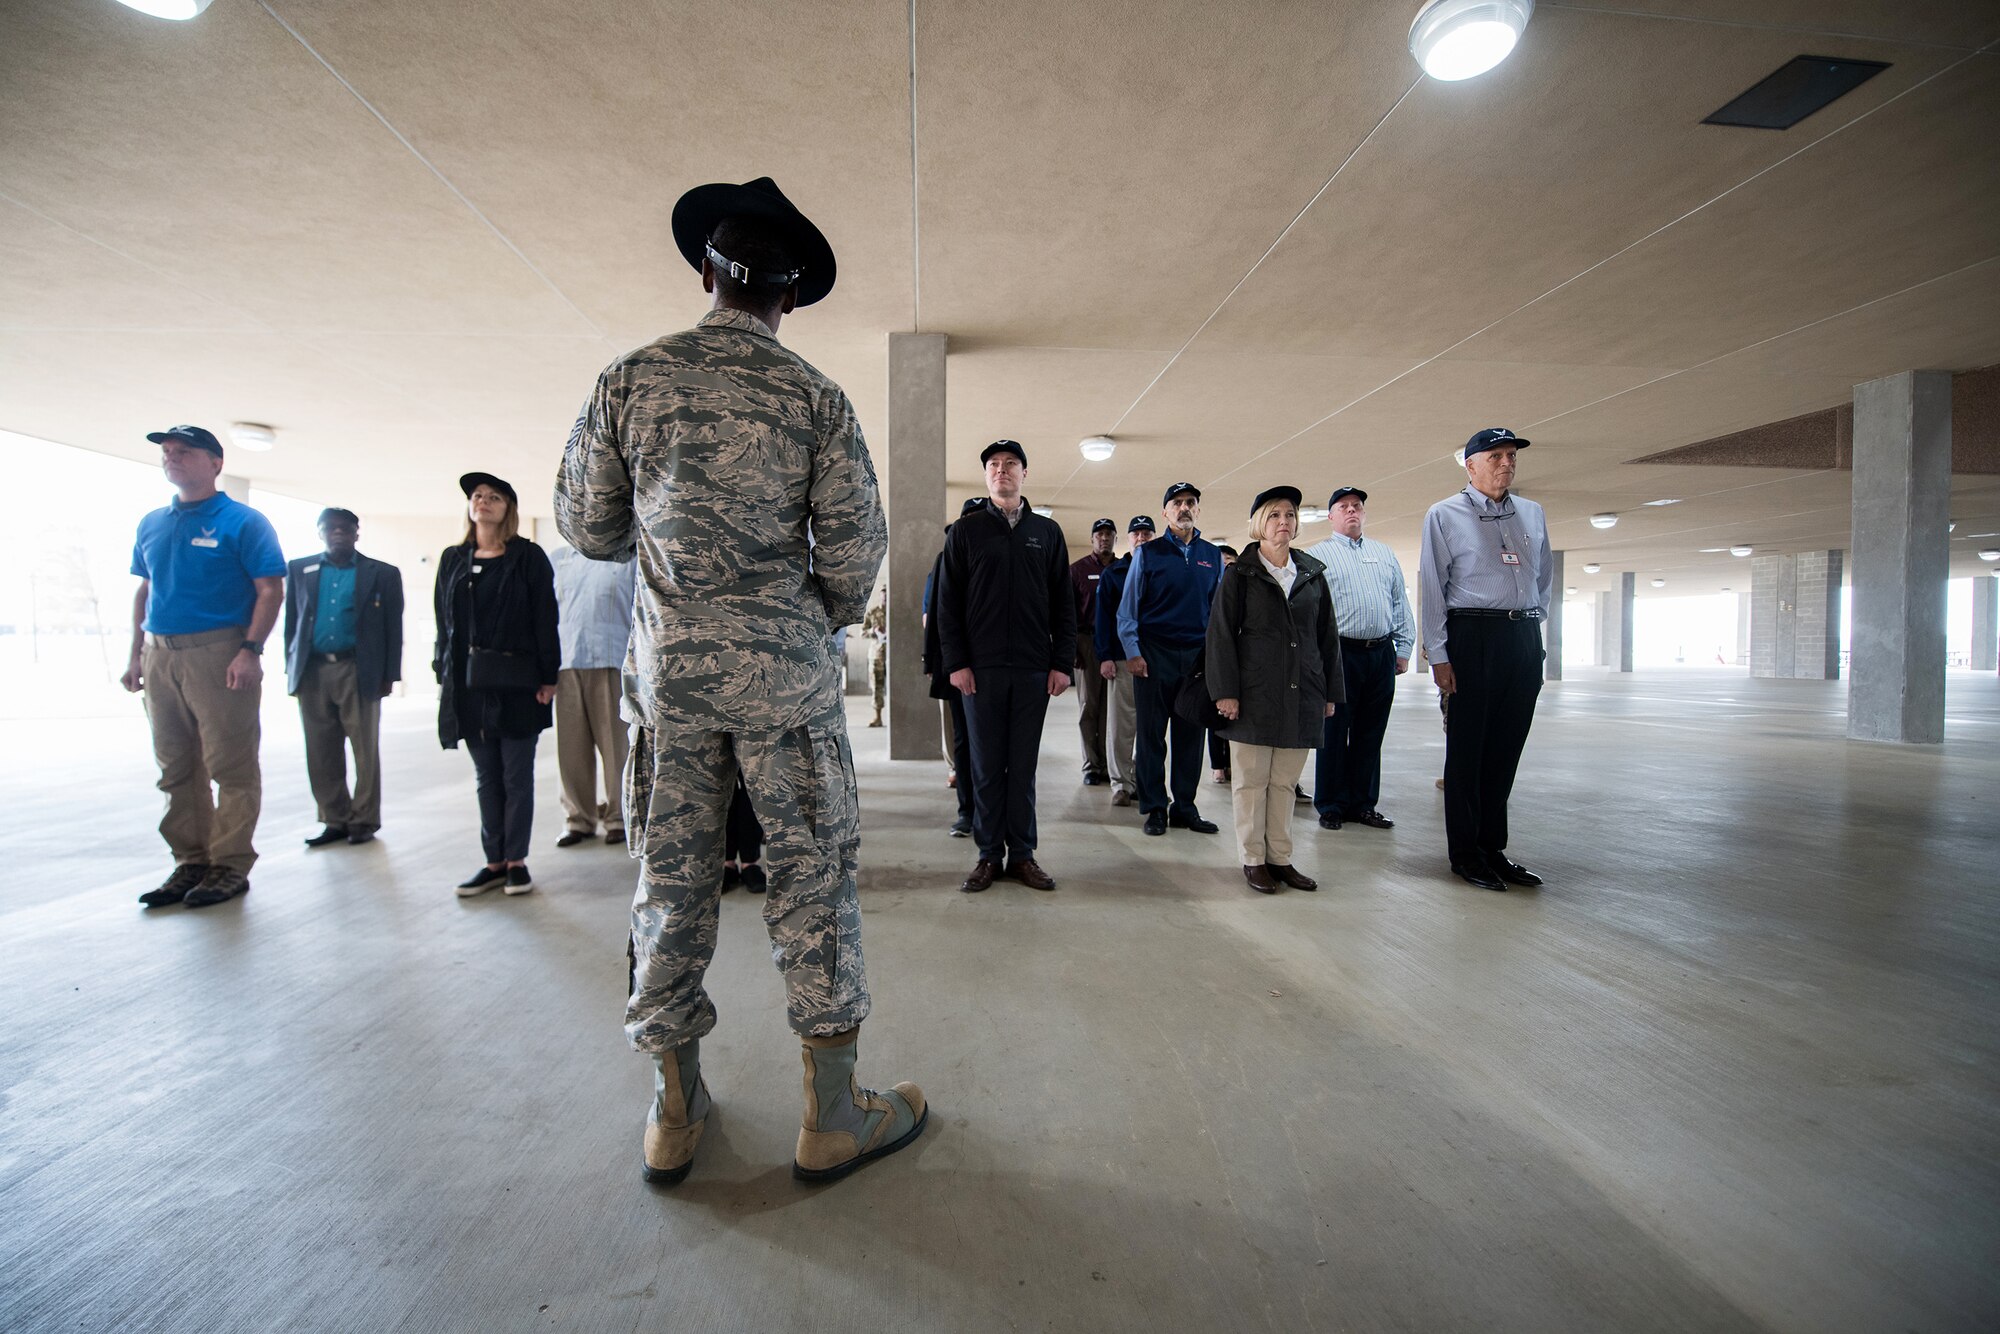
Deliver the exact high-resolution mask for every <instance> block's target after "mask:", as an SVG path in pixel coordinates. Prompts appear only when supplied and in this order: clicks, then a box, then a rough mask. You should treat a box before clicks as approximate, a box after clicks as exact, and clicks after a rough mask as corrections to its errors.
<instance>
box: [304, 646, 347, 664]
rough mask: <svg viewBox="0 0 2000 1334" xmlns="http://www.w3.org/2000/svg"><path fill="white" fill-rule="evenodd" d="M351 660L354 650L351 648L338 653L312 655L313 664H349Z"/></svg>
mask: <svg viewBox="0 0 2000 1334" xmlns="http://www.w3.org/2000/svg"><path fill="white" fill-rule="evenodd" d="M353 659H354V650H353V649H351V648H344V649H342V650H340V652H338V653H315V654H313V655H312V660H313V661H314V662H351V661H353Z"/></svg>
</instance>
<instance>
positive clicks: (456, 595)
mask: <svg viewBox="0 0 2000 1334" xmlns="http://www.w3.org/2000/svg"><path fill="white" fill-rule="evenodd" d="M458 484H459V487H460V489H462V490H463V491H464V492H465V497H466V525H465V540H464V541H463V542H460V543H459V544H458V545H457V546H454V547H446V548H445V549H444V553H443V554H442V555H441V556H439V558H438V572H437V593H436V598H437V606H436V610H437V648H436V651H435V652H433V653H432V655H431V670H432V671H433V672H435V673H436V674H437V680H438V687H439V689H438V740H440V741H441V742H443V743H444V748H445V749H446V750H456V749H457V748H458V743H459V742H461V741H463V742H464V743H465V748H466V749H467V750H468V751H470V752H471V753H472V768H473V772H474V773H475V774H477V775H478V779H479V839H480V842H481V843H482V844H484V845H485V851H486V864H485V865H484V866H482V867H480V868H479V870H478V871H476V872H475V873H474V874H473V876H472V878H471V879H469V880H467V881H466V882H465V883H464V884H462V885H460V886H459V887H458V895H459V897H460V898H471V897H473V896H474V895H477V894H484V893H485V892H486V891H487V890H489V889H494V888H504V889H505V890H506V892H507V893H509V894H526V893H527V892H528V891H529V890H531V889H533V888H534V887H535V882H534V881H533V880H532V879H531V878H530V877H529V875H528V861H527V858H528V837H529V834H530V831H531V829H532V827H533V824H534V818H535V741H536V739H537V738H538V737H539V736H540V735H541V733H542V731H543V729H545V728H547V727H548V726H549V725H550V724H551V723H552V722H553V721H554V719H553V717H552V716H551V715H552V713H553V711H552V710H551V709H550V707H549V705H550V702H551V701H553V700H554V699H555V697H556V687H555V681H556V675H557V673H558V672H559V671H560V670H561V669H562V644H561V641H560V640H558V639H557V638H556V578H555V570H554V567H552V566H551V565H550V564H549V558H548V555H547V553H545V552H544V551H543V550H542V549H541V548H540V547H538V546H536V545H535V544H534V543H533V542H530V541H529V540H528V539H527V538H525V537H522V536H520V527H521V520H520V501H519V499H518V498H517V497H516V496H515V494H514V488H513V487H511V486H509V485H508V484H507V483H506V482H503V481H501V480H500V479H499V478H498V477H495V476H494V475H493V474H491V473H485V472H469V473H467V474H466V475H465V476H463V477H461V478H459V479H458Z"/></svg>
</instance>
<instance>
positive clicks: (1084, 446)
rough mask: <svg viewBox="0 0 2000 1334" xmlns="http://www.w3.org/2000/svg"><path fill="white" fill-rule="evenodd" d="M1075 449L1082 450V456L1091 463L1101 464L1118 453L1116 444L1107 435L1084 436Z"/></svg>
mask: <svg viewBox="0 0 2000 1334" xmlns="http://www.w3.org/2000/svg"><path fill="white" fill-rule="evenodd" d="M1077 448H1078V449H1080V450H1082V451H1083V456H1084V457H1085V458H1087V459H1089V460H1090V461H1091V462H1092V463H1102V462H1104V460H1106V459H1108V458H1110V457H1111V456H1112V455H1113V454H1115V453H1117V452H1118V442H1117V441H1116V440H1113V439H1112V438H1111V437H1110V436H1108V435H1092V436H1085V437H1084V438H1083V440H1082V441H1080V442H1079V443H1078V444H1077Z"/></svg>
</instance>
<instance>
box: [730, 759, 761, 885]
mask: <svg viewBox="0 0 2000 1334" xmlns="http://www.w3.org/2000/svg"><path fill="white" fill-rule="evenodd" d="M763 855H764V826H763V825H761V824H759V823H758V822H757V812H756V811H755V810H754V809H752V807H751V805H750V791H749V789H748V788H746V787H744V786H743V775H742V774H738V775H736V792H735V795H733V796H732V797H730V798H729V818H728V820H726V821H724V823H723V826H722V859H723V860H724V861H727V862H741V863H743V864H745V865H748V864H749V863H751V862H754V861H756V860H757V859H758V858H760V857H762V856H763Z"/></svg>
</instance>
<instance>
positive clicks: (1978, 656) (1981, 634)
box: [1972, 574, 2000, 672]
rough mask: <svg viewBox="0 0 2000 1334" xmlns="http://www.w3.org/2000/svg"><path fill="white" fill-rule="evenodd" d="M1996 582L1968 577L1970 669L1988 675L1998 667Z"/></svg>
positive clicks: (1999, 583) (1999, 588) (1999, 592)
mask: <svg viewBox="0 0 2000 1334" xmlns="http://www.w3.org/2000/svg"><path fill="white" fill-rule="evenodd" d="M1996 631H2000V579H1996V578H1994V577H1993V576H1992V575H1990V574H1976V575H1974V576H1973V577H1972V670H1973V671H1975V672H1990V671H1993V670H1994V669H1995V667H1996V666H2000V661H1996V660H2000V634H1997V633H1996Z"/></svg>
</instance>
